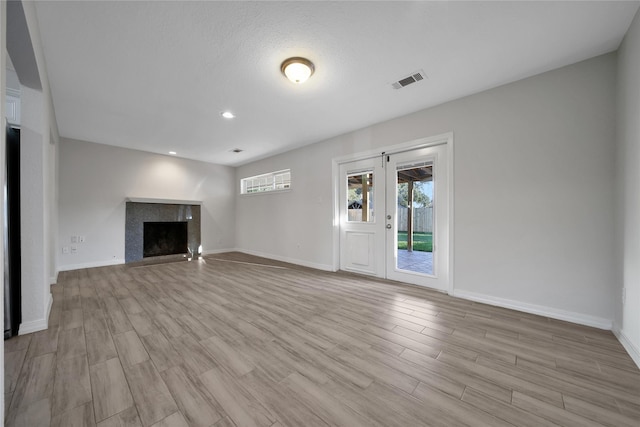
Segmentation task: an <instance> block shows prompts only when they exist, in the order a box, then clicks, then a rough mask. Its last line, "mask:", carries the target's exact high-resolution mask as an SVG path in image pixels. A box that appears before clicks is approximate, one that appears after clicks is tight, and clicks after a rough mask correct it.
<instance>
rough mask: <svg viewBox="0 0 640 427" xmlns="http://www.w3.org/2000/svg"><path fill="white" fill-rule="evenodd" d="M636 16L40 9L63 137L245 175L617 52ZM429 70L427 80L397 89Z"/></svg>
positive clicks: (627, 10)
mask: <svg viewBox="0 0 640 427" xmlns="http://www.w3.org/2000/svg"><path fill="white" fill-rule="evenodd" d="M638 5H639V4H638V2H613V1H605V2H575V1H570V2H481V1H475V2H399V1H394V2H178V1H164V2H123V1H118V2H116V1H106V2H98V1H87V2H78V1H70V2H56V1H45V2H41V3H38V4H37V9H36V10H37V14H38V19H39V23H40V32H41V37H42V43H43V45H44V52H45V58H46V62H47V69H48V73H49V79H50V85H51V91H52V95H53V101H54V106H55V111H56V116H57V120H58V126H59V130H60V134H61V136H63V137H68V138H75V139H81V140H86V141H92V142H97V143H102V144H111V145H117V146H122V147H129V148H134V149H138V150H144V151H150V152H155V153H162V154H166V153H168V152H169V151H171V150H173V151H177V152H178V156H180V157H185V158H191V159H197V160H203V161H207V162H211V163H218V164H226V165H239V164H244V163H247V162H249V161H252V160H255V159H258V158H262V157H266V156H268V155H271V154H274V153H277V152H282V151H286V150H289V149H291V148H294V147H299V146H302V145H306V144H310V143H313V142H317V141H321V140H323V139H326V138H329V137H332V136H335V135H339V134H342V133H345V132H348V131H351V130H355V129H359V128H363V127H366V126H368V125H371V124H374V123H378V122H381V121H384V120H388V119H391V118H393V117H398V116H401V115H404V114H407V113H411V112H414V111H418V110H421V109H424V108H427V107H430V106H434V105H437V104H441V103H443V102H446V101H449V100H452V99H456V98H460V97H462V96H465V95H469V94H472V93H476V92H479V91H482V90H486V89H489V88H492V87H495V86H498V85H502V84H504V83H507V82H511V81H515V80H519V79H522V78H524V77H527V76H531V75H535V74H538V73H541V72H544V71H547V70H551V69H554V68H558V67H561V66H564V65H568V64H571V63H575V62H577V61H581V60H584V59H587V58H590V57H593V56H596V55H600V54H604V53H607V52H610V51H613V50H615V49H617V47H618V46H619V44H620V42H621V40H622V38H623V36H624V34H625V32H626V30H627V29H628V27H629V25H630V23H631V21H632V19H633V16H634V14H635V13H636V11H637V9H638ZM290 56H305V57H307V58H309V59H311V60H312V61H313V62H314V63H315V65H316V72H315V74H314V75H313V76H312V77H311V79H309V80H308V81H307V82H306V83H305V84H304V85H294V84H293V83H291V82H289V81H288V80H286V79H285V78H284V77H283V76H282V75H281V73H280V64H281V62H282V61H283V60H284V59H286V58H288V57H290ZM420 69H422V70H424V71H425V73H426V74H427V76H428V79H427V80H425V81H422V82H419V83H416V84H413V85H411V86H408V87H406V88H403V89H400V90H394V89H392V88H391V86H390V83H392V82H393V81H396V80H398V79H400V78H402V77H405V76H406V75H408V74H410V73H412V72H414V71H417V70H420ZM223 110H231V111H233V112H234V113H235V114H236V115H237V118H235V119H233V120H226V119H223V118H222V117H221V116H220V112H221V111H223ZM234 148H241V149H244V150H245V151H244V152H242V153H240V154H234V153H231V152H230V150H232V149H234Z"/></svg>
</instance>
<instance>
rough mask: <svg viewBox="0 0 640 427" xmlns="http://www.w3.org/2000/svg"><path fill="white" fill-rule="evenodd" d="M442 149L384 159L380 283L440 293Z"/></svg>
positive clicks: (444, 283) (443, 268) (444, 234)
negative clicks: (384, 279)
mask: <svg viewBox="0 0 640 427" xmlns="http://www.w3.org/2000/svg"><path fill="white" fill-rule="evenodd" d="M446 157H447V146H446V145H445V144H443V145H438V146H433V147H428V148H421V149H416V150H411V151H406V152H402V153H397V154H393V155H389V156H388V157H387V160H388V161H387V163H386V195H387V199H386V209H387V224H386V255H385V257H386V277H387V278H388V279H392V280H398V281H402V282H406V283H412V284H416V285H420V286H427V287H430V288H434V289H438V290H443V291H446V290H447V289H448V286H449V256H448V255H449V223H448V222H449V188H448V171H447V159H446Z"/></svg>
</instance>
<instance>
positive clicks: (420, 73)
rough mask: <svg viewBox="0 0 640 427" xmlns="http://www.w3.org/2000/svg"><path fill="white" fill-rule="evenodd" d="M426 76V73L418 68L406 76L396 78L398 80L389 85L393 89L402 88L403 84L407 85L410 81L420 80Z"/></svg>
mask: <svg viewBox="0 0 640 427" xmlns="http://www.w3.org/2000/svg"><path fill="white" fill-rule="evenodd" d="M426 78H427V75H426V74H425V73H424V71H423V70H418V71H416V72H415V73H411V74H409V75H408V76H405V77H402V78H401V79H398V81H396V82H393V83H391V87H392V88H394V89H402V88H403V87H405V86H409V85H410V84H412V83H416V82H419V81H422V80H424V79H426Z"/></svg>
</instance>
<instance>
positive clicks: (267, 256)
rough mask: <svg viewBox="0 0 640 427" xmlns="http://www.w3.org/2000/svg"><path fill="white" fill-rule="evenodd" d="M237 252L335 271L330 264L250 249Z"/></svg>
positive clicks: (237, 250)
mask: <svg viewBox="0 0 640 427" xmlns="http://www.w3.org/2000/svg"><path fill="white" fill-rule="evenodd" d="M235 251H236V252H242V253H244V254H247V255H254V256H259V257H262V258H268V259H272V260H274V261H282V262H288V263H289V264H296V265H300V266H302V267H309V268H315V269H316V270H323V271H335V270H334V269H333V266H332V265H328V264H318V263H315V262H309V261H305V260H301V259H296V258H289V257H283V256H280V255H274V254H269V253H266V252H259V251H252V250H249V249H235Z"/></svg>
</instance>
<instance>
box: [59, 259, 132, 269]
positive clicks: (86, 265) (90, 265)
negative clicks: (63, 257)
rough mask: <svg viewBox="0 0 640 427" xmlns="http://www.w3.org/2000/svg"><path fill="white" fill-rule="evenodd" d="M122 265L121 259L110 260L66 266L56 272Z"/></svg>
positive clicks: (60, 267)
mask: <svg viewBox="0 0 640 427" xmlns="http://www.w3.org/2000/svg"><path fill="white" fill-rule="evenodd" d="M120 264H124V260H123V259H110V260H108V261H94V262H85V263H81V264H67V265H61V266H59V267H58V271H71V270H82V269H83V268H94V267H108V266H110V265H120Z"/></svg>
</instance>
